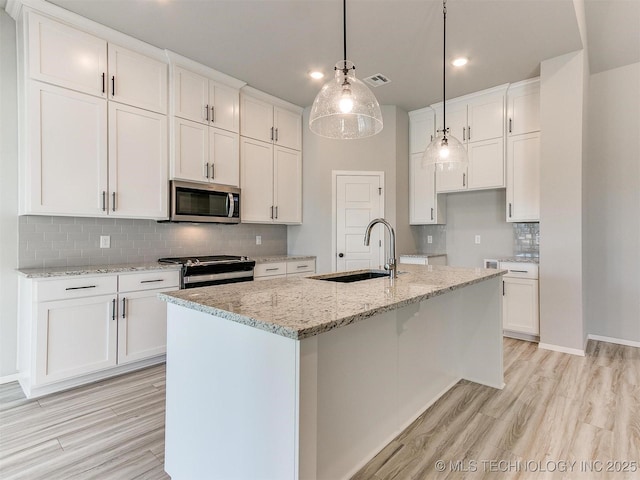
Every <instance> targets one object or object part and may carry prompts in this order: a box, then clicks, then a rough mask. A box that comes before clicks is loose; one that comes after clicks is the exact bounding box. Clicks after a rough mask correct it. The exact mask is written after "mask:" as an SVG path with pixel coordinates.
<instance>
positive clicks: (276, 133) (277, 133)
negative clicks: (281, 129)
mask: <svg viewBox="0 0 640 480" xmlns="http://www.w3.org/2000/svg"><path fill="white" fill-rule="evenodd" d="M277 141H278V129H277V128H276V142H277Z"/></svg>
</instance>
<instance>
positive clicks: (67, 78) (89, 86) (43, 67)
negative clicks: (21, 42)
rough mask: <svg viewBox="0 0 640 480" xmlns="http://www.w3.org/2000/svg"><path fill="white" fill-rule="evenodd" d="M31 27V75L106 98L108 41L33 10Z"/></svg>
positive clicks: (30, 20) (29, 15)
mask: <svg viewBox="0 0 640 480" xmlns="http://www.w3.org/2000/svg"><path fill="white" fill-rule="evenodd" d="M28 30H29V37H28V41H29V52H28V58H29V75H30V77H31V78H33V79H36V80H41V81H43V82H47V83H52V84H55V85H59V86H61V87H65V88H69V89H71V90H76V91H78V92H83V93H88V94H90V95H96V96H100V97H106V95H107V94H106V88H107V42H106V40H103V39H101V38H98V37H95V36H93V35H89V34H88V33H85V32H81V31H80V30H76V29H75V28H72V27H69V26H67V25H64V24H62V23H58V22H56V21H54V20H51V19H49V18H47V17H43V16H41V15H38V14H36V13H33V12H29V14H28Z"/></svg>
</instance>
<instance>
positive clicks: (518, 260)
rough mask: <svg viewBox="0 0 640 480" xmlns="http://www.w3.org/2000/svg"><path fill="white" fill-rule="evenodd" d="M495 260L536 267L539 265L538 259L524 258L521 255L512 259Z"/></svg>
mask: <svg viewBox="0 0 640 480" xmlns="http://www.w3.org/2000/svg"><path fill="white" fill-rule="evenodd" d="M497 260H498V261H499V262H518V263H535V264H536V265H539V264H540V258H539V257H524V256H522V255H516V256H514V257H504V258H498V259H497Z"/></svg>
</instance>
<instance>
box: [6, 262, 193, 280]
mask: <svg viewBox="0 0 640 480" xmlns="http://www.w3.org/2000/svg"><path fill="white" fill-rule="evenodd" d="M180 268H181V267H180V265H163V264H160V263H157V262H149V263H126V264H120V265H84V266H82V267H55V268H20V269H18V270H17V272H18V273H19V274H20V275H22V276H24V277H26V278H53V277H71V276H75V275H99V274H105V273H127V272H144V271H145V270H180Z"/></svg>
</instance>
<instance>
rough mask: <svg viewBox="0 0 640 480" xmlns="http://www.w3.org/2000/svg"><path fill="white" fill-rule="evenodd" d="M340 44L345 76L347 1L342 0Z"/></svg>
mask: <svg viewBox="0 0 640 480" xmlns="http://www.w3.org/2000/svg"><path fill="white" fill-rule="evenodd" d="M342 42H343V45H342V46H343V51H344V56H343V57H342V58H343V59H344V74H345V75H346V74H347V0H342Z"/></svg>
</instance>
